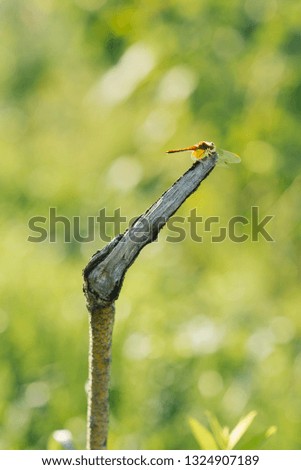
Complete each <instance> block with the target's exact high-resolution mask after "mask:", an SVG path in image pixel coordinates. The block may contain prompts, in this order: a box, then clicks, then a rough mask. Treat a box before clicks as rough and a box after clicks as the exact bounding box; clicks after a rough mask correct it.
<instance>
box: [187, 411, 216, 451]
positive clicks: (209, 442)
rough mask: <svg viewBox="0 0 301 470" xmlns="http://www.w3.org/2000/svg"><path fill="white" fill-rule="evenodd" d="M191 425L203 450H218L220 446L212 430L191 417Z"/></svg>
mask: <svg viewBox="0 0 301 470" xmlns="http://www.w3.org/2000/svg"><path fill="white" fill-rule="evenodd" d="M189 425H190V428H191V430H192V433H193V435H194V437H195V439H196V440H197V442H198V444H199V446H200V448H201V449H202V450H218V449H219V448H218V446H217V444H216V442H215V439H214V437H213V435H212V434H211V432H209V431H208V429H206V428H205V426H203V425H202V424H201V423H199V421H197V420H196V419H194V418H189Z"/></svg>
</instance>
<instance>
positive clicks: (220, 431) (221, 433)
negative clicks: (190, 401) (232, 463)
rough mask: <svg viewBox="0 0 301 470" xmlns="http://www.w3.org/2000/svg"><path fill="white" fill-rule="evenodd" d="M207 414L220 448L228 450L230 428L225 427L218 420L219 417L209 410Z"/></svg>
mask: <svg viewBox="0 0 301 470" xmlns="http://www.w3.org/2000/svg"><path fill="white" fill-rule="evenodd" d="M206 416H207V419H208V421H209V424H210V427H211V431H212V432H213V435H214V437H215V440H216V442H217V444H218V445H219V447H220V449H222V450H226V449H227V446H228V440H229V429H228V428H223V427H222V426H221V425H220V423H219V422H218V419H217V418H216V417H215V416H214V415H213V414H212V413H210V412H209V411H207V412H206Z"/></svg>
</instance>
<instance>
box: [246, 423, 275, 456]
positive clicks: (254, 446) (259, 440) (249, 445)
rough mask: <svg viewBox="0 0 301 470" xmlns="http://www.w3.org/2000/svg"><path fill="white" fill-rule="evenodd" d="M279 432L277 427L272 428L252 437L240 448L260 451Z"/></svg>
mask: <svg viewBox="0 0 301 470" xmlns="http://www.w3.org/2000/svg"><path fill="white" fill-rule="evenodd" d="M276 432H277V427H276V426H270V427H269V428H268V429H267V430H266V431H263V432H260V433H257V434H255V436H252V437H251V438H250V439H248V440H246V441H244V442H242V444H241V445H240V446H239V449H241V450H258V449H261V448H262V446H263V444H265V442H266V441H267V440H268V439H270V437H271V436H273V435H274V434H275V433H276Z"/></svg>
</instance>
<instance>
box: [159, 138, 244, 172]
mask: <svg viewBox="0 0 301 470" xmlns="http://www.w3.org/2000/svg"><path fill="white" fill-rule="evenodd" d="M189 150H190V151H191V157H192V159H193V160H201V159H202V158H205V157H210V156H211V155H213V154H215V153H216V154H217V157H218V158H217V165H219V166H228V164H229V163H239V162H240V157H239V156H238V155H236V154H235V153H232V152H228V150H223V149H217V148H216V146H215V144H214V143H213V142H206V141H205V140H201V142H198V143H197V144H195V145H191V146H190V147H184V148H182V149H173V150H167V152H166V153H177V152H187V151H189Z"/></svg>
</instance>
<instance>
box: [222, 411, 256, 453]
mask: <svg viewBox="0 0 301 470" xmlns="http://www.w3.org/2000/svg"><path fill="white" fill-rule="evenodd" d="M256 415H257V412H256V411H251V412H250V413H249V414H247V416H245V417H244V418H242V419H241V420H240V421H239V423H238V424H237V425H236V426H235V428H234V429H233V430H232V431H231V433H230V436H229V442H228V449H234V447H235V446H236V444H237V443H238V441H240V439H241V438H242V436H243V435H244V434H245V433H246V431H247V430H248V429H249V427H250V426H251V424H252V422H253V419H254V418H255V416H256Z"/></svg>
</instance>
